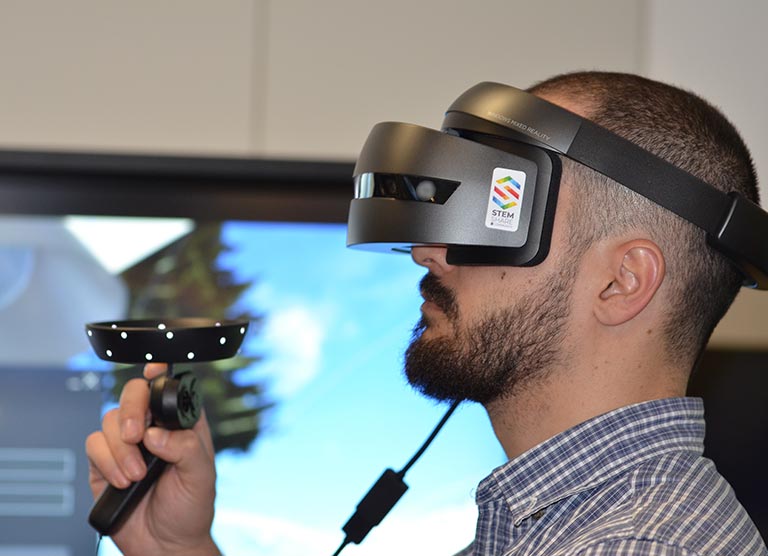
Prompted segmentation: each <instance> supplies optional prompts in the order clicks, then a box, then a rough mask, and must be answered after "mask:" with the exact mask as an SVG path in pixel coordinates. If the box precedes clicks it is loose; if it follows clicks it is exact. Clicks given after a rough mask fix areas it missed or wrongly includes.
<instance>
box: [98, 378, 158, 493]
mask: <svg viewBox="0 0 768 556" xmlns="http://www.w3.org/2000/svg"><path fill="white" fill-rule="evenodd" d="M145 388H146V383H145ZM121 411H122V410H121V409H113V410H112V411H109V412H107V414H106V415H104V419H103V420H102V422H101V430H102V431H103V433H104V438H105V439H106V442H107V446H108V448H109V451H110V453H111V454H112V458H114V460H115V461H116V462H117V465H118V467H119V468H120V471H122V472H123V474H124V475H125V476H126V477H128V478H129V479H130V480H132V481H138V480H139V479H141V478H142V477H144V475H145V474H146V472H147V466H146V465H145V464H144V458H142V457H141V452H139V448H138V446H137V445H136V444H137V443H138V441H137V443H134V442H124V441H123V440H122V434H121V430H120V421H119V418H118V413H121ZM143 427H144V424H143V423H142V430H143ZM139 440H140V439H139Z"/></svg>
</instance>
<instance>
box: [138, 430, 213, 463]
mask: <svg viewBox="0 0 768 556" xmlns="http://www.w3.org/2000/svg"><path fill="white" fill-rule="evenodd" d="M144 445H145V446H146V447H147V449H148V450H149V451H150V452H152V453H153V454H155V455H156V456H158V457H159V458H160V459H163V460H165V461H167V462H169V463H173V464H174V465H176V468H177V469H178V470H179V471H181V472H191V473H195V472H196V471H197V470H198V468H200V469H203V468H208V466H210V461H211V460H212V459H213V456H212V454H209V453H208V449H207V448H206V447H205V445H204V442H203V441H202V440H201V438H200V436H199V435H198V434H197V432H195V431H194V430H191V429H187V430H176V431H169V430H167V429H163V428H160V427H150V428H148V429H147V433H146V434H145V435H144Z"/></svg>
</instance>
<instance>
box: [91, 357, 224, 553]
mask: <svg viewBox="0 0 768 556" xmlns="http://www.w3.org/2000/svg"><path fill="white" fill-rule="evenodd" d="M165 372H166V366H165V365H164V364H149V365H147V366H146V367H145V369H144V376H145V377H146V378H147V379H149V380H151V379H153V378H155V377H157V376H160V375H162V374H163V373H165ZM148 408H149V388H148V385H147V381H146V380H143V379H134V380H131V381H130V382H128V383H127V384H126V385H125V388H123V392H122V394H121V396H120V407H119V408H117V409H113V410H111V411H109V412H108V413H107V414H106V415H105V416H104V420H103V421H102V430H101V431H98V432H94V433H92V434H91V435H90V436H89V437H88V439H87V440H86V453H87V454H88V460H89V462H90V473H89V481H90V484H91V490H92V491H93V495H94V497H98V496H99V495H100V494H101V492H102V491H103V490H104V489H105V488H106V486H107V483H110V484H112V485H114V486H116V487H118V488H125V487H127V486H128V485H129V484H130V483H131V482H133V481H138V480H140V479H141V478H142V477H144V475H145V473H146V466H145V464H144V460H143V459H142V457H141V454H140V452H139V449H138V447H137V444H138V443H139V442H141V441H143V442H144V445H145V446H146V448H147V449H148V450H149V451H150V452H152V453H153V454H155V455H157V456H158V457H160V458H161V459H163V460H165V461H167V462H169V463H170V464H171V465H169V466H168V467H167V468H166V470H165V471H164V472H163V474H162V475H161V476H160V478H159V479H158V480H157V482H156V483H155V485H154V487H153V488H152V489H151V490H150V491H149V492H148V493H147V495H146V496H145V497H144V499H143V500H142V501H141V502H140V503H139V505H138V506H137V507H136V509H135V510H134V511H133V513H132V514H131V516H130V517H129V518H128V519H127V520H126V521H125V523H124V524H123V526H122V527H121V528H120V530H119V531H118V532H117V533H115V534H114V535H113V537H112V540H113V541H114V542H115V544H117V546H118V547H120V549H121V550H122V551H123V552H124V553H125V554H126V555H127V556H130V555H141V556H154V555H158V556H159V555H161V554H162V555H163V556H174V555H177V554H184V555H187V556H196V555H200V556H203V555H205V556H209V555H218V554H219V551H218V549H217V547H216V545H215V544H214V542H213V540H212V538H211V536H210V529H211V523H212V522H213V500H214V497H215V482H216V470H215V467H214V458H213V456H214V451H213V444H212V441H211V433H210V430H209V429H208V422H207V421H206V419H205V413H204V412H203V414H202V415H201V416H200V420H199V421H198V422H197V424H196V425H195V426H194V428H192V429H189V430H178V431H168V430H165V429H160V428H158V427H147V423H148V415H149V409H148Z"/></svg>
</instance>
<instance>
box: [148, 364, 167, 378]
mask: <svg viewBox="0 0 768 556" xmlns="http://www.w3.org/2000/svg"><path fill="white" fill-rule="evenodd" d="M167 372H168V364H167V363H147V364H146V365H145V366H144V378H146V379H147V380H152V379H153V378H157V377H159V376H162V375H164V374H165V373H167Z"/></svg>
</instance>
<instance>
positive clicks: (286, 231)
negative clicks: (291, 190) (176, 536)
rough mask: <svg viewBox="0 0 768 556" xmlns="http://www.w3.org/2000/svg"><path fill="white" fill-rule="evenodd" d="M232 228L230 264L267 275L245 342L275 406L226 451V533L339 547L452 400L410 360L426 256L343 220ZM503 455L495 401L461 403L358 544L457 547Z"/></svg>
mask: <svg viewBox="0 0 768 556" xmlns="http://www.w3.org/2000/svg"><path fill="white" fill-rule="evenodd" d="M224 241H225V243H227V244H228V245H230V246H231V247H232V251H231V252H230V253H227V254H226V255H224V256H222V258H221V260H220V264H221V266H222V267H224V268H227V269H229V270H231V271H232V272H233V273H234V274H235V277H236V278H237V279H238V280H252V281H254V287H253V288H252V289H251V290H249V291H248V292H247V293H246V294H245V296H244V297H243V300H242V301H243V303H245V304H247V306H248V307H249V308H250V309H251V310H252V312H254V313H256V314H263V315H264V323H263V326H262V328H261V329H260V330H256V331H254V332H253V333H249V337H248V339H247V340H246V344H245V347H244V349H245V350H246V352H248V353H254V354H259V355H261V356H263V358H264V359H263V360H262V361H261V362H259V363H257V364H256V365H254V366H253V367H251V368H250V369H247V370H246V371H243V374H242V376H241V377H240V378H241V379H242V380H257V381H260V382H263V383H265V384H266V385H267V392H268V394H269V395H270V396H271V397H272V398H273V399H274V401H275V402H276V407H275V409H274V410H273V411H272V412H271V413H270V415H269V417H268V427H267V430H266V431H265V432H264V433H263V434H262V436H260V437H259V438H258V439H257V441H256V443H255V444H254V446H253V447H252V448H251V450H250V451H249V452H248V453H245V454H239V453H223V454H220V455H219V456H218V457H217V468H218V485H217V487H218V498H217V510H216V521H215V524H214V535H215V537H216V539H217V541H218V542H219V545H220V547H221V549H222V550H223V552H224V553H225V554H228V555H230V556H232V555H237V554H263V555H265V556H293V555H296V556H298V555H302V556H304V555H306V554H328V555H330V554H332V553H333V551H334V550H335V549H336V547H337V545H338V544H339V543H340V542H341V540H342V538H343V536H342V532H341V526H342V525H343V524H344V523H345V522H346V520H347V519H348V518H349V516H350V515H351V513H352V511H353V510H354V508H355V506H356V505H357V503H358V502H359V500H360V498H361V497H362V496H363V495H364V494H365V492H366V491H367V489H368V488H369V487H370V486H371V485H372V484H373V482H374V481H375V480H376V479H377V478H378V476H379V475H380V474H381V473H382V472H383V470H384V469H385V468H386V467H392V468H394V469H396V470H397V469H400V468H401V467H402V466H403V465H404V464H405V463H406V462H407V461H408V460H409V459H410V457H411V455H412V454H413V453H414V452H415V451H416V449H417V448H418V447H419V446H420V445H421V443H422V442H423V441H424V439H425V438H426V437H427V435H428V434H429V433H430V432H431V430H432V428H433V427H434V425H435V424H436V423H437V421H438V420H439V419H440V417H441V416H442V414H443V413H444V412H445V411H446V409H447V407H446V406H444V405H437V404H435V403H434V402H432V401H430V400H426V399H424V398H422V397H420V396H419V395H418V394H416V393H415V392H414V391H412V390H411V389H410V387H409V386H408V385H407V384H406V382H405V380H404V378H403V376H402V371H401V369H402V352H403V350H404V349H405V347H406V346H407V344H408V341H409V338H410V331H411V328H412V327H413V325H414V323H415V322H416V321H417V320H418V318H419V306H420V304H421V302H422V300H421V298H420V296H419V293H418V287H417V284H418V281H419V279H420V278H421V276H423V274H424V269H422V268H420V267H418V266H416V265H415V264H414V263H413V262H412V261H411V259H410V257H407V256H399V255H382V254H378V253H367V252H362V251H356V250H350V249H347V248H346V247H345V228H344V226H342V225H328V224H322V225H320V224H274V223H254V222H231V223H227V224H226V225H225V227H224ZM503 461H504V455H503V452H502V451H501V448H500V447H499V446H498V444H497V442H496V440H495V438H494V437H493V433H492V431H491V428H490V425H489V424H488V420H487V416H486V415H485V413H484V411H483V410H482V408H480V407H477V406H469V405H468V406H466V407H462V408H460V409H459V410H458V411H457V413H456V414H455V415H454V416H453V418H452V419H451V421H449V423H448V424H447V425H446V427H445V429H444V430H443V432H442V433H441V434H440V436H438V438H437V440H436V441H435V442H434V444H433V445H432V446H431V448H430V449H429V450H428V451H427V453H426V454H425V455H424V456H423V458H422V459H421V460H420V461H419V462H418V463H417V464H416V465H415V466H414V467H413V468H412V469H411V470H410V472H409V473H408V475H407V477H406V482H407V483H408V484H409V485H410V487H411V488H410V490H409V491H408V492H407V493H406V495H405V496H404V497H403V499H402V500H401V502H400V503H399V504H398V505H397V506H396V507H395V509H394V510H393V512H392V514H390V516H389V517H388V518H387V519H386V520H385V521H384V523H383V524H382V525H381V526H379V527H377V528H376V529H375V530H374V531H373V533H371V535H369V537H368V538H367V539H366V540H365V542H364V543H363V544H362V545H361V546H359V547H358V546H350V547H347V548H346V549H345V551H344V554H345V556H346V555H349V556H354V555H356V554H357V555H358V556H362V555H365V556H378V555H383V554H388V555H390V554H392V553H398V554H410V553H412V554H425V553H430V554H441V553H442V554H448V555H449V554H452V553H454V552H456V551H458V550H459V549H460V548H462V547H463V546H464V545H466V544H467V543H468V542H470V540H471V538H472V536H473V532H474V519H475V515H476V514H475V509H474V501H473V494H474V488H475V487H476V485H477V482H478V481H479V480H480V479H482V478H483V477H484V476H485V475H486V474H487V473H488V472H489V471H490V470H491V469H492V468H493V467H495V466H497V465H499V464H501V463H502V462H503ZM104 553H105V554H111V553H113V552H112V551H111V549H110V548H109V547H107V548H105V550H104Z"/></svg>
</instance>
